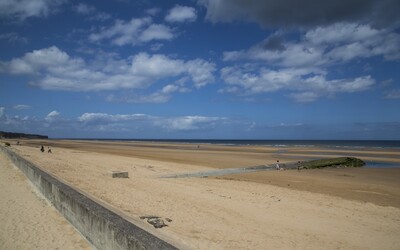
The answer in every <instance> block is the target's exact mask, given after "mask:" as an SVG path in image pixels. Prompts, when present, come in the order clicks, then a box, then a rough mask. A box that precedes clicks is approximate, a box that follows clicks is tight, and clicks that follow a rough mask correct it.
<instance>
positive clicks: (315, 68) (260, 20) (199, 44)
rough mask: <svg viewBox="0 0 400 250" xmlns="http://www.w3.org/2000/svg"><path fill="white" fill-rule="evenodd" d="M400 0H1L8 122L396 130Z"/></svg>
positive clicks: (248, 131) (371, 134)
mask: <svg viewBox="0 0 400 250" xmlns="http://www.w3.org/2000/svg"><path fill="white" fill-rule="evenodd" d="M398 13H400V2H399V1H397V0H380V1H378V0H337V1H312V0H306V1H301V4H299V1H295V0H280V1H274V0H249V1H242V0H229V1H228V0H214V1H212V0H198V1H195V0H193V1H161V0H160V1H150V0H148V1H146V0H142V1H133V0H131V1H130V0H114V1H111V0H107V1H106V0H101V1H100V0H99V1H75V0H0V51H1V53H0V130H3V131H13V132H24V133H39V134H46V135H49V136H50V137H52V138H147V139H157V138H167V139H173V138H179V139H350V140H351V139H366V140H369V139H383V140H400V112H399V107H400V73H399V72H400V67H399V66H400V16H399V15H398Z"/></svg>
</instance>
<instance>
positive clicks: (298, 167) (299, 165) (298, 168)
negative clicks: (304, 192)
mask: <svg viewBox="0 0 400 250" xmlns="http://www.w3.org/2000/svg"><path fill="white" fill-rule="evenodd" d="M300 167H301V163H300V161H298V162H297V171H300Z"/></svg>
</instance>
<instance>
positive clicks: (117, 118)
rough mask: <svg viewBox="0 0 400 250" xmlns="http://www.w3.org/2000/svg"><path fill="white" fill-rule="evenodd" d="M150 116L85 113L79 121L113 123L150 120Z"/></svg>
mask: <svg viewBox="0 0 400 250" xmlns="http://www.w3.org/2000/svg"><path fill="white" fill-rule="evenodd" d="M149 118H151V117H150V116H147V115H144V114H128V115H118V114H117V115H110V114H106V113H84V114H82V115H81V116H80V117H78V121H80V122H84V123H91V124H94V123H113V122H126V121H136V120H143V119H149Z"/></svg>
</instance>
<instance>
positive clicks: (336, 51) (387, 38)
mask: <svg viewBox="0 0 400 250" xmlns="http://www.w3.org/2000/svg"><path fill="white" fill-rule="evenodd" d="M302 35H303V39H301V40H300V41H289V42H284V41H283V40H282V41H279V44H276V42H275V45H274V47H271V46H270V43H271V40H273V39H276V35H272V36H270V37H269V38H267V39H266V40H265V41H263V42H262V43H260V44H257V45H255V46H253V47H251V48H250V49H247V50H239V51H227V52H224V57H223V58H224V60H225V61H240V60H249V61H264V62H267V63H270V64H271V65H274V66H276V65H278V66H281V67H309V66H313V67H315V66H318V67H321V66H323V67H327V66H330V65H332V64H334V63H338V62H339V63H346V62H349V61H351V60H354V59H359V58H370V57H374V56H382V57H383V58H384V59H386V60H398V59H400V46H398V44H400V35H399V34H397V33H395V32H393V31H391V30H386V29H382V30H377V29H374V28H372V27H371V26H370V25H359V24H354V23H337V24H333V25H330V26H326V27H317V28H315V29H312V30H310V31H308V32H306V33H304V34H302Z"/></svg>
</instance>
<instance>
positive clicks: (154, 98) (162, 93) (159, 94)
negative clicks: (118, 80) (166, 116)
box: [107, 84, 190, 103]
mask: <svg viewBox="0 0 400 250" xmlns="http://www.w3.org/2000/svg"><path fill="white" fill-rule="evenodd" d="M189 91H190V89H188V88H186V87H184V86H183V85H180V84H168V85H166V86H164V87H163V88H162V89H160V90H158V91H156V92H154V93H151V94H143V93H141V94H139V93H133V94H131V93H124V94H119V95H116V94H111V95H109V96H108V97H107V101H109V102H123V103H166V102H168V101H169V100H170V99H171V98H172V95H173V94H174V93H177V92H178V93H186V92H189Z"/></svg>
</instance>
